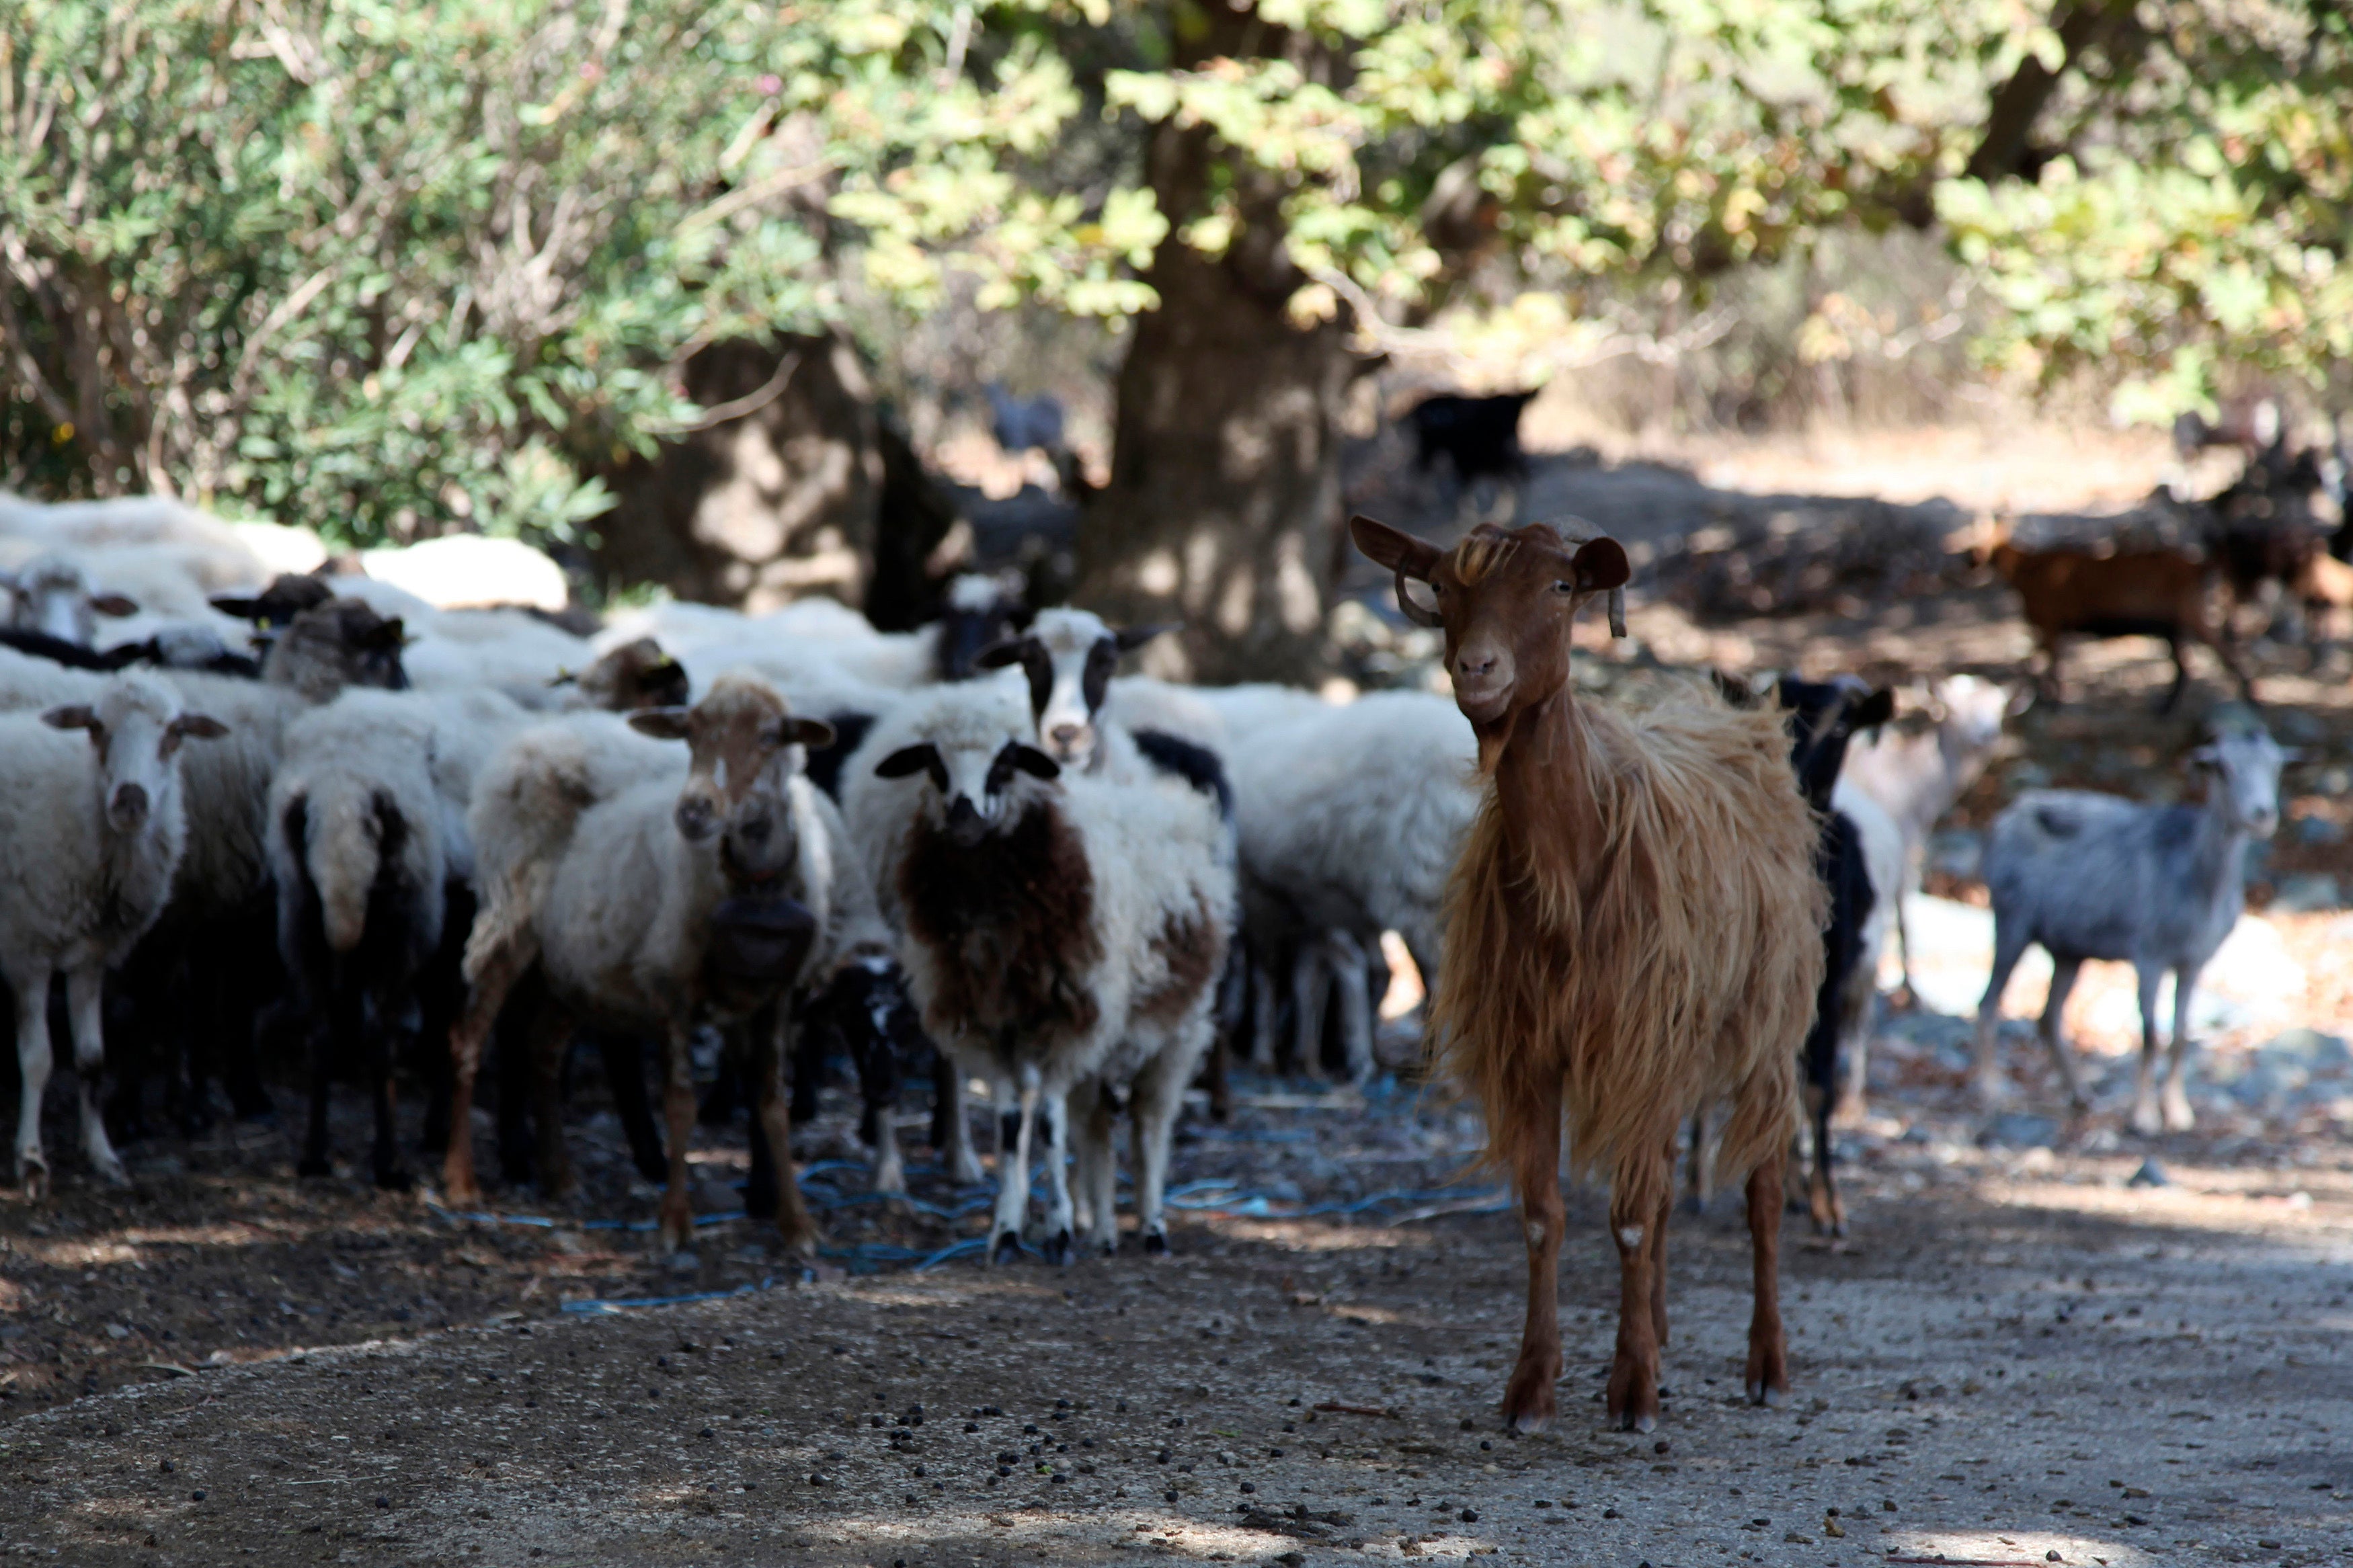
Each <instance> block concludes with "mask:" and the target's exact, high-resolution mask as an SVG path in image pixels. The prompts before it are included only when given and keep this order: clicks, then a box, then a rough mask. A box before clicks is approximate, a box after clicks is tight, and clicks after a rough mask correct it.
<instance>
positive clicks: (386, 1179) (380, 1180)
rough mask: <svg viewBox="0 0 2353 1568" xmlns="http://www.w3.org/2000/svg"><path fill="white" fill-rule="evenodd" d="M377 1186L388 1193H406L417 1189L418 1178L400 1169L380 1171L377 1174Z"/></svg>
mask: <svg viewBox="0 0 2353 1568" xmlns="http://www.w3.org/2000/svg"><path fill="white" fill-rule="evenodd" d="M375 1184H376V1185H377V1186H378V1187H380V1188H382V1189H383V1190H384V1191H385V1192H387V1193H406V1192H410V1191H413V1190H414V1189H415V1187H416V1186H417V1178H416V1177H414V1176H412V1175H410V1174H409V1173H407V1172H406V1171H403V1170H398V1169H395V1170H390V1171H378V1172H377V1173H375Z"/></svg>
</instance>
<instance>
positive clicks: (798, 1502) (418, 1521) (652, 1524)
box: [0, 1095, 2353, 1568]
mask: <svg viewBox="0 0 2353 1568" xmlns="http://www.w3.org/2000/svg"><path fill="white" fill-rule="evenodd" d="M1313 1104H1314V1097H1312V1096H1296V1095H1290V1096H1285V1095H1275V1096H1262V1097H1259V1100H1258V1102H1257V1104H1256V1105H1254V1106H1253V1108H1251V1109H1250V1110H1247V1111H1246V1112H1245V1114H1244V1117H1243V1122H1244V1126H1245V1128H1246V1129H1247V1128H1249V1127H1251V1126H1256V1127H1259V1128H1261V1129H1264V1130H1265V1131H1266V1132H1267V1134H1268V1137H1267V1141H1266V1142H1264V1144H1263V1145H1253V1147H1259V1146H1262V1147H1264V1148H1266V1149H1269V1150H1274V1151H1283V1150H1286V1149H1288V1150H1291V1151H1293V1154H1294V1157H1298V1151H1297V1147H1296V1144H1295V1143H1294V1142H1286V1138H1285V1137H1284V1136H1283V1135H1282V1134H1283V1131H1284V1129H1287V1128H1296V1127H1297V1126H1298V1124H1299V1123H1300V1122H1301V1121H1303V1120H1309V1119H1316V1118H1317V1113H1316V1112H1315V1111H1314V1110H1309V1109H1303V1108H1304V1107H1309V1106H1312V1105H1313ZM1335 1108H1336V1107H1335ZM1321 1120H1323V1121H1325V1122H1326V1123H1327V1126H1326V1131H1327V1132H1334V1133H1341V1134H1366V1133H1369V1134H1370V1135H1372V1141H1373V1142H1375V1143H1376V1144H1377V1142H1378V1139H1379V1135H1380V1134H1381V1133H1382V1131H1383V1129H1384V1127H1385V1126H1386V1127H1388V1131H1390V1132H1391V1133H1394V1131H1395V1123H1394V1121H1391V1122H1388V1123H1384V1122H1382V1121H1380V1120H1379V1118H1378V1117H1377V1115H1375V1114H1373V1113H1366V1126H1360V1127H1355V1128H1351V1127H1349V1126H1346V1125H1345V1124H1343V1123H1342V1122H1341V1121H1340V1119H1338V1118H1335V1117H1331V1116H1329V1115H1328V1113H1327V1114H1326V1115H1325V1116H1324V1117H1323V1118H1321ZM1444 1123H1445V1119H1444V1118H1429V1117H1425V1118H1423V1119H1422V1124H1424V1125H1429V1126H1434V1127H1437V1128H1439V1129H1440V1131H1441V1132H1442V1130H1443V1126H1444ZM1907 1125H1909V1126H1910V1127H1912V1128H1914V1129H1915V1131H1914V1132H1913V1133H1912V1134H1911V1136H1910V1137H1908V1138H1906V1139H1900V1140H1898V1139H1889V1140H1881V1139H1878V1138H1875V1137H1870V1136H1866V1137H1865V1139H1864V1140H1863V1145H1864V1157H1863V1159H1862V1162H1861V1164H1860V1167H1859V1168H1858V1170H1857V1171H1856V1173H1855V1175H1854V1178H1853V1180H1852V1184H1851V1185H1852V1195H1853V1197H1854V1200H1855V1205H1856V1211H1857V1219H1858V1225H1857V1238H1856V1240H1855V1242H1854V1243H1853V1244H1852V1246H1851V1247H1841V1248H1835V1249H1834V1248H1831V1247H1825V1246H1821V1245H1819V1244H1813V1243H1810V1242H1798V1243H1797V1244H1795V1245H1793V1246H1791V1247H1789V1248H1788V1267H1787V1271H1786V1287H1787V1297H1786V1300H1787V1306H1788V1317H1789V1323H1790V1332H1791V1337H1792V1351H1793V1365H1794V1373H1795V1376H1796V1379H1797V1385H1798V1387H1797V1395H1796V1398H1795V1400H1794V1402H1793V1403H1792V1405H1789V1406H1787V1407H1784V1408H1782V1409H1778V1410H1769V1411H1768V1410H1760V1409H1752V1408H1750V1407H1748V1406H1747V1405H1745V1404H1744V1403H1743V1402H1742V1401H1741V1400H1740V1399H1739V1398H1738V1397H1737V1389H1738V1384H1739V1376H1740V1365H1741V1363H1740V1359H1739V1358H1740V1352H1741V1350H1742V1337H1741V1336H1742V1324H1743V1322H1744V1321H1745V1317H1744V1314H1745V1312H1746V1294H1745V1288H1744V1283H1743V1281H1744V1277H1745V1268H1746V1243H1745V1237H1743V1235H1742V1234H1741V1232H1740V1230H1739V1227H1738V1226H1737V1223H1736V1221H1735V1220H1734V1219H1732V1218H1731V1217H1730V1215H1728V1214H1726V1215H1712V1216H1707V1217H1702V1218H1697V1219H1694V1218H1690V1217H1685V1218H1683V1219H1682V1220H1680V1221H1679V1222H1678V1227H1677V1233H1676V1237H1675V1250H1674V1285H1673V1294H1672V1301H1673V1305H1674V1311H1675V1322H1674V1327H1675V1336H1674V1341H1673V1343H1672V1346H1671V1347H1670V1349H1669V1352H1668V1356H1667V1372H1668V1384H1669V1387H1670V1389H1671V1391H1672V1397H1671V1398H1670V1400H1669V1404H1668V1415H1667V1419H1666V1420H1665V1421H1664V1422H1663V1423H1662V1426H1661V1427H1660V1429H1659V1430H1658V1431H1657V1432H1656V1433H1655V1434H1652V1435H1651V1436H1646V1437H1643V1438H1641V1439H1640V1440H1637V1439H1634V1438H1632V1437H1630V1436H1625V1435H1621V1434H1619V1433H1615V1432H1611V1431H1608V1430H1605V1429H1604V1427H1603V1426H1602V1423H1601V1419H1600V1415H1601V1412H1600V1405H1599V1400H1600V1393H1599V1385H1600V1381H1601V1378H1602V1375H1603V1373H1604V1369H1605V1368H1606V1366H1607V1360H1608V1354H1609V1344H1610V1336H1611V1333H1612V1331H1613V1321H1612V1319H1611V1318H1610V1316H1609V1310H1608V1309H1609V1304H1610V1302H1611V1301H1612V1300H1613V1298H1614V1294H1615V1282H1614V1278H1613V1276H1612V1273H1611V1271H1610V1266H1609V1254H1608V1252H1607V1248H1606V1246H1605V1244H1604V1243H1603V1241H1602V1240H1601V1226H1600V1210H1599V1204H1598V1202H1597V1201H1596V1200H1594V1199H1593V1198H1592V1197H1591V1196H1590V1195H1589V1194H1588V1195H1587V1196H1585V1197H1583V1198H1582V1199H1580V1200H1579V1201H1577V1203H1576V1204H1575V1205H1573V1208H1572V1215H1573V1224H1575V1225H1576V1226H1579V1227H1581V1230H1580V1231H1579V1232H1578V1233H1577V1234H1581V1236H1582V1237H1583V1239H1582V1241H1581V1242H1579V1243H1578V1244H1577V1245H1574V1246H1572V1247H1571V1248H1570V1250H1569V1253H1568V1257H1567V1265H1566V1269H1567V1278H1566V1279H1565V1282H1564V1283H1565V1289H1564V1301H1565V1306H1566V1308H1567V1311H1566V1320H1567V1333H1568V1340H1569V1342H1568V1347H1567V1348H1568V1371H1567V1374H1566V1377H1565V1392H1567V1393H1569V1394H1572V1397H1568V1398H1565V1399H1564V1401H1563V1405H1564V1412H1565V1414H1564V1416H1563V1419H1562V1421H1561V1422H1560V1423H1559V1424H1558V1425H1557V1426H1556V1428H1555V1430H1554V1431H1552V1432H1550V1433H1548V1434H1546V1435H1544V1436H1540V1437H1535V1438H1515V1437H1509V1436H1505V1435H1504V1433H1503V1432H1501V1431H1500V1430H1499V1429H1498V1426H1497V1422H1496V1419H1495V1415H1494V1411H1495V1405H1496V1401H1497V1399H1498V1397H1499V1395H1500V1393H1501V1389H1502V1384H1503V1380H1504V1374H1505V1373H1506V1372H1507V1370H1508V1368H1509V1365H1510V1363H1511V1359H1512V1355H1513V1352H1514V1347H1515V1344H1516V1328H1517V1323H1516V1318H1517V1310H1518V1306H1519V1299H1520V1297H1519V1293H1520V1285H1521V1280H1520V1276H1519V1270H1518V1261H1519V1257H1520V1248H1519V1245H1518V1241H1517V1237H1516V1235H1515V1228H1516V1227H1515V1226H1514V1223H1513V1222H1512V1220H1511V1219H1510V1218H1509V1216H1507V1215H1493V1214H1491V1215H1434V1216H1432V1217H1430V1218H1427V1219H1419V1220H1416V1219H1411V1218H1408V1220H1407V1221H1406V1222H1404V1223H1378V1222H1376V1221H1373V1220H1369V1219H1351V1218H1348V1217H1346V1216H1340V1215H1331V1216H1323V1217H1314V1218H1293V1219H1285V1218H1281V1217H1266V1218H1258V1217H1248V1216H1246V1215H1231V1213H1230V1211H1228V1216H1227V1217H1214V1216H1211V1217H1199V1218H1196V1219H1194V1220H1192V1221H1189V1222H1187V1223H1186V1224H1184V1225H1182V1226H1180V1227H1179V1228H1178V1231H1177V1234H1176V1242H1177V1245H1178V1247H1179V1255H1178V1256H1177V1257H1176V1258H1173V1259H1171V1260H1169V1261H1167V1262H1166V1263H1162V1264H1149V1263H1145V1261H1143V1260H1141V1259H1140V1258H1134V1257H1124V1258H1120V1259H1117V1260H1115V1261H1113V1262H1109V1263H1092V1264H1083V1265H1080V1266H1076V1267H1073V1268H1070V1269H1068V1270H1064V1271H1056V1270H1051V1269H1049V1268H1044V1267H1042V1266H1040V1265H1037V1264H1034V1263H1029V1264H1023V1265H1018V1266H1014V1267H1009V1268H1001V1269H996V1270H990V1269H986V1268H980V1267H978V1266H976V1265H972V1264H968V1263H962V1262H958V1263H951V1264H949V1265H947V1266H944V1267H943V1268H938V1269H935V1270H934V1271H931V1272H928V1273H923V1274H919V1275H908V1274H897V1275H880V1276H874V1277H869V1278H862V1279H832V1280H829V1281H828V1282H824V1283H818V1284H811V1285H805V1286H802V1287H799V1288H797V1289H794V1288H781V1287H780V1288H777V1289H769V1290H765V1291H760V1292H755V1293H753V1294H749V1295H745V1296H742V1297H737V1298H734V1299H731V1300H720V1301H712V1302H705V1303H701V1304H693V1305H686V1306H679V1307H671V1308H664V1309H654V1310H629V1311H623V1312H618V1313H611V1314H605V1315H594V1314H583V1313H577V1312H568V1313H567V1312H561V1311H554V1312H551V1311H550V1310H549V1309H548V1307H547V1306H546V1305H545V1304H544V1302H543V1301H542V1302H541V1303H540V1304H538V1305H536V1306H533V1305H530V1304H526V1306H525V1308H524V1309H523V1310H526V1311H529V1312H531V1313H532V1314H533V1315H530V1316H514V1315H508V1316H505V1317H502V1318H500V1319H494V1320H493V1321H490V1322H488V1323H483V1324H480V1325H478V1326H460V1327H455V1328H451V1329H448V1330H446V1331H427V1332H423V1333H421V1334H417V1336H415V1337H413V1338H385V1339H378V1340H374V1341H370V1342H364V1343H361V1344H356V1345H346V1346H343V1347H342V1348H335V1349H319V1350H310V1351H307V1352H304V1351H297V1352H292V1353H279V1354H277V1355H276V1356H275V1357H274V1359H269V1360H265V1361H261V1362H258V1363H241V1364H232V1365H227V1366H220V1367H212V1366H206V1365H201V1363H199V1369H198V1370H195V1371H194V1372H192V1373H190V1374H189V1375H186V1376H162V1377H161V1378H160V1380H159V1381H156V1382H153V1383H148V1384H133V1385H130V1386H125V1387H122V1388H120V1389H118V1390H116V1391H114V1392H111V1393H108V1394H100V1395H97V1396H93V1397H88V1398H82V1399H79V1400H76V1401H74V1402H73V1403H71V1404H69V1405H63V1406H60V1407H58V1408H55V1409H50V1410H45V1411H40V1412H37V1413H28V1414H26V1415H21V1416H19V1417H18V1418H17V1419H16V1420H14V1421H12V1422H10V1423H8V1424H7V1425H6V1426H5V1430H0V1477H5V1481H6V1485H5V1491H0V1542H5V1546H6V1549H7V1551H8V1552H13V1553H22V1554H25V1555H27V1556H32V1557H43V1556H49V1557H56V1558H58V1559H59V1560H62V1561H69V1562H74V1563H92V1564H112V1563H126V1564H127V1563H140V1564H147V1563H158V1564H161V1563H227V1562H233V1561H237V1560H240V1559H241V1558H243V1557H247V1556H251V1557H254V1558H257V1559H259V1560H261V1561H265V1562H298V1561H300V1562H309V1561H322V1562H324V1561H338V1562H352V1563H450V1562H458V1561H467V1562H470V1561H480V1562H483V1563H516V1564H523V1563H548V1564H558V1563H688V1562H724V1563H845V1564H848V1563H872V1564H886V1565H888V1564H897V1563H906V1564H949V1563H988V1564H997V1563H1030V1562H1038V1561H1050V1562H1055V1563H1134V1562H1145V1561H1179V1560H1185V1561H1191V1560H1207V1561H1211V1562H1229V1561H1230V1562H1237V1563H1266V1562H1274V1563H1286V1564H1290V1563H1302V1562H1311V1563H1344V1562H1345V1563H1354V1562H1359V1561H1368V1562H1381V1561H1389V1560H1393V1559H1397V1558H1400V1557H1406V1558H1413V1559H1416V1560H1443V1561H1455V1560H1459V1559H1463V1558H1467V1557H1474V1556H1495V1557H1498V1558H1500V1559H1503V1560H1505V1561H1524V1562H1532V1563H1596V1564H1601V1563H1609V1564H1619V1563H1622V1564H1625V1565H1626V1568H1635V1565H1636V1564H1638V1563H1651V1564H1653V1565H1654V1568H1669V1565H1670V1564H1681V1563H1719V1562H1721V1563H1731V1562H1738V1561H1745V1562H1750V1563H1791V1564H1799V1563H1804V1564H1811V1563H1826V1564H1835V1563H1861V1562H1863V1561H1865V1560H1866V1559H1869V1560H1873V1561H1893V1562H1906V1561H1910V1562H1936V1561H1943V1562H1947V1563H2046V1562H2052V1561H2057V1562H2064V1563H2101V1564H2105V1565H2108V1568H2117V1565H2122V1564H2141V1563H2189V1562H2208V1561H2224V1562H2263V1563H2321V1562H2333V1561H2343V1554H2344V1552H2345V1549H2346V1548H2345V1542H2347V1541H2348V1539H2353V1519H2349V1518H2348V1514H2353V1445H2348V1441H2347V1438H2346V1435H2347V1434H2348V1432H2353V1357H2348V1355H2347V1354H2346V1353H2345V1343H2346V1339H2345V1335H2346V1331H2347V1330H2348V1327H2353V1309H2348V1291H2353V1173H2348V1162H2347V1161H2346V1160H2345V1158H2344V1150H2343V1147H2342V1145H2341V1143H2339V1144H2336V1145H2334V1146H2323V1147H2318V1148H2307V1149H2306V1151H2305V1152H2303V1154H2302V1156H2301V1163H2298V1162H2297V1161H2295V1160H2292V1159H2286V1158H2281V1159H2274V1158H2272V1157H2270V1156H2266V1157H2265V1158H2264V1160H2263V1161H2262V1162H2261V1163H2250V1162H2242V1163H2237V1164H2230V1163H2221V1162H2207V1163H2201V1162H2200V1157H2199V1154H2198V1151H2197V1150H2196V1149H2195V1148H2194V1147H2193V1146H2191V1145H2189V1144H2188V1143H2186V1142H2184V1143H2182V1144H2180V1145H2179V1146H2178V1147H2177V1148H2176V1149H2173V1150H2169V1151H2168V1152H2171V1153H2173V1154H2174V1158H2175V1163H2173V1164H2172V1166H2171V1167H2170V1177H2171V1180H2170V1183H2169V1184H2168V1185H2166V1186H2163V1187H2158V1188H2154V1189H2151V1188H2147V1187H2138V1186H2134V1185H2130V1184H2128V1182H2127V1178H2128V1177H2129V1176H2130V1174H2131V1173H2133V1172H2134V1171H2135V1170H2136V1169H2137V1166H2138V1163H2139V1159H2140V1156H2139V1154H2138V1153H2123V1154H2109V1155H2090V1154H2065V1153H2053V1152H2052V1151H2051V1150H2049V1149H2045V1148H2036V1149H2030V1150H2026V1151H2023V1152H2019V1151H2001V1150H1981V1149H1979V1148H1978V1147H1977V1146H1976V1145H1975V1144H1974V1143H1973V1142H1967V1141H1966V1137H1965V1135H1966V1132H1967V1127H1966V1124H1964V1123H1962V1122H1960V1121H1952V1122H1943V1121H1938V1120H1937V1119H1936V1117H1935V1116H1934V1115H1923V1116H1921V1117H1919V1118H1917V1119H1915V1120H1913V1121H1910V1122H1908V1123H1907ZM1362 1141H1363V1140H1362V1138H1359V1142H1360V1143H1361V1142H1362ZM1222 1153H1223V1151H1220V1154H1221V1155H1222ZM1310 1157H1312V1156H1310ZM1261 1174H1263V1173H1261ZM382 1201H383V1202H384V1203H385V1204H386V1205H390V1204H393V1203H394V1202H396V1200H391V1199H385V1200H382ZM1255 1206H1256V1207H1257V1208H1261V1209H1263V1208H1266V1207H1268V1206H1269V1205H1265V1204H1263V1203H1261V1204H1260V1205H1255ZM1273 1206H1275V1207H1277V1208H1280V1207H1282V1205H1273ZM1430 1206H1436V1205H1430ZM1800 1223H1801V1222H1800V1221H1799V1220H1797V1219H1795V1218H1793V1219H1792V1220H1791V1221H1790V1225H1791V1229H1792V1233H1793V1237H1794V1234H1795V1232H1796V1229H1797V1227H1798V1226H1799V1224H1800ZM501 1239H502V1240H504V1241H505V1242H506V1243H507V1244H508V1245H510V1246H523V1245H535V1246H541V1247H546V1248H547V1249H548V1250H549V1251H550V1252H551V1254H556V1255H560V1252H561V1248H562V1247H564V1246H565V1245H566V1240H565V1237H564V1236H563V1235H562V1234H561V1233H555V1234H551V1235H548V1236H546V1237H543V1238H526V1241H524V1242H516V1241H514V1240H513V1238H512V1233H511V1232H510V1233H501ZM509 1311H510V1314H512V1311H513V1309H510V1310H509ZM189 1359H190V1361H191V1362H197V1361H198V1358H197V1357H196V1356H195V1355H194V1354H193V1353H191V1355H190V1357H189ZM1588 1392H1589V1393H1590V1403H1588V1402H1587V1400H1586V1399H1585V1398H1583V1397H1581V1395H1583V1394H1586V1393H1588Z"/></svg>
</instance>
